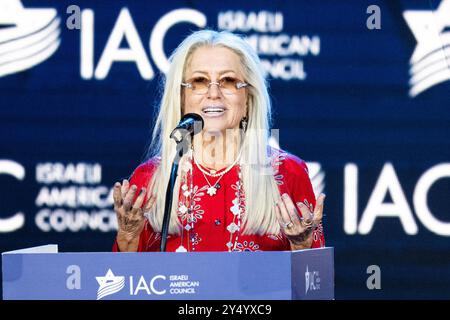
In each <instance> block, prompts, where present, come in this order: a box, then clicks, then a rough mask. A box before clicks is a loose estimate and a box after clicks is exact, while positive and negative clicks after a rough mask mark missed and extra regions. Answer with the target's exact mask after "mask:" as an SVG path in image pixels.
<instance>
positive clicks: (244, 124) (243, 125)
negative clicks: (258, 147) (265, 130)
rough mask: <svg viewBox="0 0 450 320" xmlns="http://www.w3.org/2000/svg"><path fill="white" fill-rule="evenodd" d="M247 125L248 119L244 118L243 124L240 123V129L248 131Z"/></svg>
mask: <svg viewBox="0 0 450 320" xmlns="http://www.w3.org/2000/svg"><path fill="white" fill-rule="evenodd" d="M247 124H248V120H247V117H243V118H242V120H241V123H240V128H241V129H242V130H244V132H246V131H247Z"/></svg>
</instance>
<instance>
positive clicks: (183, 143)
mask: <svg viewBox="0 0 450 320" xmlns="http://www.w3.org/2000/svg"><path fill="white" fill-rule="evenodd" d="M171 137H172V135H171ZM189 138H191V136H190V134H186V135H185V136H184V138H183V139H175V141H176V143H177V153H176V155H175V159H174V160H173V163H172V169H171V171H170V179H169V183H168V184H167V190H166V204H165V206H164V218H163V225H162V231H161V247H160V249H161V252H164V251H166V243H167V235H168V233H169V222H170V213H171V212H172V198H173V189H174V187H175V181H176V180H177V175H178V164H179V162H180V160H181V158H182V157H183V155H184V154H185V153H186V151H187V150H188V148H189V145H190V139H189Z"/></svg>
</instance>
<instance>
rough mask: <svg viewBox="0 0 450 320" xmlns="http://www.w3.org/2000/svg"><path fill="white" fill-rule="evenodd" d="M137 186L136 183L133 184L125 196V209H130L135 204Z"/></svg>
mask: <svg viewBox="0 0 450 320" xmlns="http://www.w3.org/2000/svg"><path fill="white" fill-rule="evenodd" d="M136 190H137V187H136V185H134V184H133V185H132V186H131V188H130V189H129V190H128V192H127V194H126V196H125V198H124V199H123V207H124V209H125V211H129V210H130V209H131V207H132V206H133V199H134V195H135V194H136Z"/></svg>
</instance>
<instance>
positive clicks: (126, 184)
mask: <svg viewBox="0 0 450 320" xmlns="http://www.w3.org/2000/svg"><path fill="white" fill-rule="evenodd" d="M129 189H130V182H129V181H128V180H127V179H123V181H122V188H121V189H120V191H121V192H122V199H124V198H125V196H126V195H127V192H128V190H129Z"/></svg>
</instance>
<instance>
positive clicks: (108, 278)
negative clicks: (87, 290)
mask: <svg viewBox="0 0 450 320" xmlns="http://www.w3.org/2000/svg"><path fill="white" fill-rule="evenodd" d="M95 279H97V282H98V284H99V287H98V290H97V300H100V299H102V298H104V297H106V296H109V295H111V294H114V293H117V292H119V291H120V290H122V289H123V287H124V286H125V277H123V276H115V275H114V273H113V272H112V270H111V269H108V272H106V274H105V276H104V277H95Z"/></svg>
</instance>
